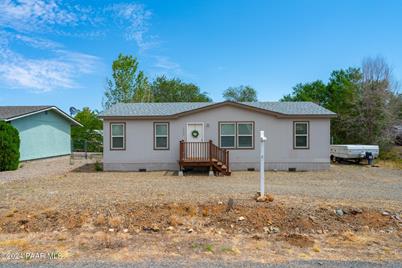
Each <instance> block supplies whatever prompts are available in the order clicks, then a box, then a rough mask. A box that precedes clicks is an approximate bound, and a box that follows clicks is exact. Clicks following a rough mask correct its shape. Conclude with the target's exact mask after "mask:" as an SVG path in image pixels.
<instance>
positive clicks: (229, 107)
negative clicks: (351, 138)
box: [100, 101, 336, 174]
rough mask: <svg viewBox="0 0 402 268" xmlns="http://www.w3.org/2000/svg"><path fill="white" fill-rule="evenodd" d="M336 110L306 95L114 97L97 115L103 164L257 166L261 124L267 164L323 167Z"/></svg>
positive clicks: (127, 167)
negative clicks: (191, 99)
mask: <svg viewBox="0 0 402 268" xmlns="http://www.w3.org/2000/svg"><path fill="white" fill-rule="evenodd" d="M335 116H336V114H335V113H333V112H331V111H329V110H327V109H325V108H323V107H321V106H319V105H317V104H315V103H312V102H232V101H224V102H217V103H210V102H204V103H124V104H123V103H118V104H115V105H113V106H112V107H110V108H109V109H107V110H106V111H104V112H103V113H102V114H101V115H100V117H101V118H102V119H103V129H104V156H103V157H104V159H103V164H104V170H109V171H112V170H113V171H144V170H182V169H184V168H186V167H198V166H207V167H209V168H210V169H211V170H213V171H216V172H220V173H222V174H230V171H233V170H258V168H259V155H260V153H259V146H258V144H259V132H260V130H264V131H265V135H266V137H267V141H266V146H265V156H266V158H265V160H266V163H265V167H266V169H275V170H325V169H328V168H329V165H330V159H329V155H330V153H329V145H330V119H331V118H333V117H335Z"/></svg>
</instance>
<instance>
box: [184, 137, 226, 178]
mask: <svg viewBox="0 0 402 268" xmlns="http://www.w3.org/2000/svg"><path fill="white" fill-rule="evenodd" d="M179 165H180V170H182V169H183V168H185V167H209V168H210V170H212V171H214V172H215V174H217V175H230V173H231V172H230V169H229V151H228V150H226V149H222V148H219V147H218V146H216V145H215V144H213V143H212V141H208V142H185V141H180V160H179Z"/></svg>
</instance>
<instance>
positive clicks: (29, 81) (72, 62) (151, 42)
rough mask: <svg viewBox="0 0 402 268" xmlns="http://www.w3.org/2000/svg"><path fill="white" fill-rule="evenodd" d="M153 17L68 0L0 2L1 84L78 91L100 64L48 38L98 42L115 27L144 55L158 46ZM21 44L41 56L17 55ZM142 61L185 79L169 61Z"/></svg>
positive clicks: (130, 6)
mask: <svg viewBox="0 0 402 268" xmlns="http://www.w3.org/2000/svg"><path fill="white" fill-rule="evenodd" d="M109 13H110V14H109ZM151 17H152V12H151V11H149V10H148V9H146V8H145V6H144V5H142V4H139V3H121V4H114V5H107V4H106V6H105V5H102V6H101V5H99V4H98V3H97V2H95V4H94V5H92V6H89V5H87V6H83V5H81V4H73V3H71V2H69V1H67V0H66V1H64V2H63V1H62V0H0V83H4V84H7V85H8V86H10V87H13V88H26V89H30V90H33V91H36V92H46V91H51V90H56V89H59V88H76V87H79V84H78V79H79V78H80V77H81V76H82V74H90V73H94V72H95V71H96V70H97V69H98V68H97V67H99V65H100V62H101V61H100V59H99V58H97V57H95V56H93V55H88V54H84V53H79V52H76V51H70V50H68V48H66V47H65V46H64V45H63V44H61V43H58V42H55V41H54V40H52V39H49V38H50V37H49V36H58V37H60V36H64V37H65V36H68V37H75V38H83V39H99V38H102V37H105V36H108V35H109V34H110V31H111V30H110V27H109V26H117V28H118V31H119V32H118V33H119V34H121V35H122V36H123V37H124V38H125V39H126V40H133V41H134V42H135V44H136V45H137V46H138V48H139V50H140V52H144V51H147V50H150V49H151V48H155V47H157V46H159V40H158V37H157V36H152V35H150V33H149V28H150V19H151ZM78 26H79V27H78ZM82 29H84V30H82ZM17 42H19V43H20V44H23V45H24V46H30V47H31V48H34V49H40V50H42V51H41V54H36V55H35V54H34V55H35V56H34V57H31V56H26V55H24V54H23V53H24V52H17V51H16V50H15V49H14V43H17ZM18 51H23V50H18ZM42 52H45V53H42ZM144 56H145V57H149V58H151V59H154V61H155V63H154V66H153V68H154V69H156V70H157V71H158V72H159V73H164V74H167V75H175V76H176V75H182V74H183V71H182V69H181V67H180V65H179V64H177V63H175V62H173V61H172V60H171V59H170V58H169V57H166V56H153V55H152V53H151V54H148V55H144Z"/></svg>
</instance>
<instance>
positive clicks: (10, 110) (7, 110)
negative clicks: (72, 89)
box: [0, 105, 82, 126]
mask: <svg viewBox="0 0 402 268" xmlns="http://www.w3.org/2000/svg"><path fill="white" fill-rule="evenodd" d="M49 110H52V111H54V112H56V113H58V114H59V115H61V116H62V117H63V118H65V119H66V120H68V121H70V122H72V125H78V126H82V125H81V123H80V122H78V121H77V120H75V119H74V118H72V117H71V116H69V115H68V114H66V113H65V112H63V111H62V110H60V109H59V108H57V107H56V106H49V105H47V106H45V105H41V106H0V120H4V121H13V120H15V119H17V118H21V117H27V116H30V115H31V114H32V113H35V112H40V111H49Z"/></svg>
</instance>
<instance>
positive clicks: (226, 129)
mask: <svg viewBox="0 0 402 268" xmlns="http://www.w3.org/2000/svg"><path fill="white" fill-rule="evenodd" d="M219 139H220V140H219V145H220V147H222V148H229V149H252V148H254V123H253V122H224V123H219Z"/></svg>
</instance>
